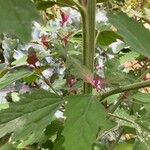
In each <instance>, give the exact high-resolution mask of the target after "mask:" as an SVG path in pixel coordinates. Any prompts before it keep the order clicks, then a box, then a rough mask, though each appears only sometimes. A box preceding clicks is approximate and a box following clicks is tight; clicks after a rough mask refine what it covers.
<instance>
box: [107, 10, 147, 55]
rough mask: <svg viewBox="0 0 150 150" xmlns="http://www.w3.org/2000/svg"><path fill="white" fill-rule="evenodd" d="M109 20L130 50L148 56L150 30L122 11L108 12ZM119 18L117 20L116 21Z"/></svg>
mask: <svg viewBox="0 0 150 150" xmlns="http://www.w3.org/2000/svg"><path fill="white" fill-rule="evenodd" d="M108 18H109V21H110V22H111V23H112V24H113V25H114V26H115V27H116V28H117V32H118V34H119V35H120V36H121V37H123V39H124V41H125V42H126V43H127V44H128V45H129V46H130V47H131V49H132V50H134V51H136V52H138V53H139V54H141V55H144V56H146V57H150V42H149V40H150V31H149V30H147V29H146V28H145V27H144V26H143V25H142V24H141V23H139V22H136V21H135V20H134V19H133V18H130V17H128V16H127V15H126V14H125V13H123V12H115V13H112V12H111V13H109V15H108ZM118 20H119V21H118Z"/></svg>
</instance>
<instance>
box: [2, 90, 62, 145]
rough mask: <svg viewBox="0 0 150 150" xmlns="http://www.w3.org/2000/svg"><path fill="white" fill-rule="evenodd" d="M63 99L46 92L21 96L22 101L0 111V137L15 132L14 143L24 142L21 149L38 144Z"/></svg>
mask: <svg viewBox="0 0 150 150" xmlns="http://www.w3.org/2000/svg"><path fill="white" fill-rule="evenodd" d="M62 102H63V101H62V99H60V97H58V96H57V95H55V94H52V93H50V92H48V91H45V90H35V91H33V92H31V93H27V94H23V95H20V101H19V102H14V103H10V107H9V108H8V109H4V110H1V111H0V137H2V136H4V135H5V134H6V133H11V132H14V134H13V136H12V141H18V140H20V141H22V142H21V144H20V145H19V147H24V146H25V145H28V144H32V143H34V142H38V140H39V139H40V138H41V137H42V136H43V135H44V129H45V128H46V126H47V125H49V124H50V123H51V121H52V120H53V116H54V113H55V112H56V111H57V109H58V108H59V106H60V105H61V104H62Z"/></svg>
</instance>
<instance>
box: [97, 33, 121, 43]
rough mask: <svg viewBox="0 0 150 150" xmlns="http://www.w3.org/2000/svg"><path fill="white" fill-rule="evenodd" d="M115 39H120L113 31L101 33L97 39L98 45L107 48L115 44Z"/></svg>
mask: <svg viewBox="0 0 150 150" xmlns="http://www.w3.org/2000/svg"><path fill="white" fill-rule="evenodd" d="M116 39H120V37H119V36H118V35H117V34H116V33H115V32H113V31H102V32H100V34H99V37H98V43H99V44H100V45H102V46H108V45H110V44H111V43H113V42H115V41H116Z"/></svg>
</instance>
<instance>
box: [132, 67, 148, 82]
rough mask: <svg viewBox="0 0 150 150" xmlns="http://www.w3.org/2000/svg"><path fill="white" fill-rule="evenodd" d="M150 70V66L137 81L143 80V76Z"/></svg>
mask: <svg viewBox="0 0 150 150" xmlns="http://www.w3.org/2000/svg"><path fill="white" fill-rule="evenodd" d="M149 72H150V68H149V69H147V70H146V71H144V72H143V74H142V75H141V76H140V77H139V78H138V79H137V80H136V81H135V82H138V81H140V80H143V78H144V77H145V76H146V74H147V73H149Z"/></svg>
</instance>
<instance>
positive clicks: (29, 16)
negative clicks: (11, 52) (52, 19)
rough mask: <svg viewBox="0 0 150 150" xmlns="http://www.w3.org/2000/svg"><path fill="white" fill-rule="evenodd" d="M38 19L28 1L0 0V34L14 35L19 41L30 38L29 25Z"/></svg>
mask: <svg viewBox="0 0 150 150" xmlns="http://www.w3.org/2000/svg"><path fill="white" fill-rule="evenodd" d="M37 17H38V13H37V10H36V8H35V7H34V4H33V3H32V2H31V1H30V0H5V1H3V0H0V20H3V21H2V22H1V23H0V32H1V33H2V32H10V33H12V34H16V35H17V36H18V37H19V38H20V39H21V40H23V41H25V42H26V41H28V40H30V38H31V23H32V21H33V20H35V19H36V18H37Z"/></svg>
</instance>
